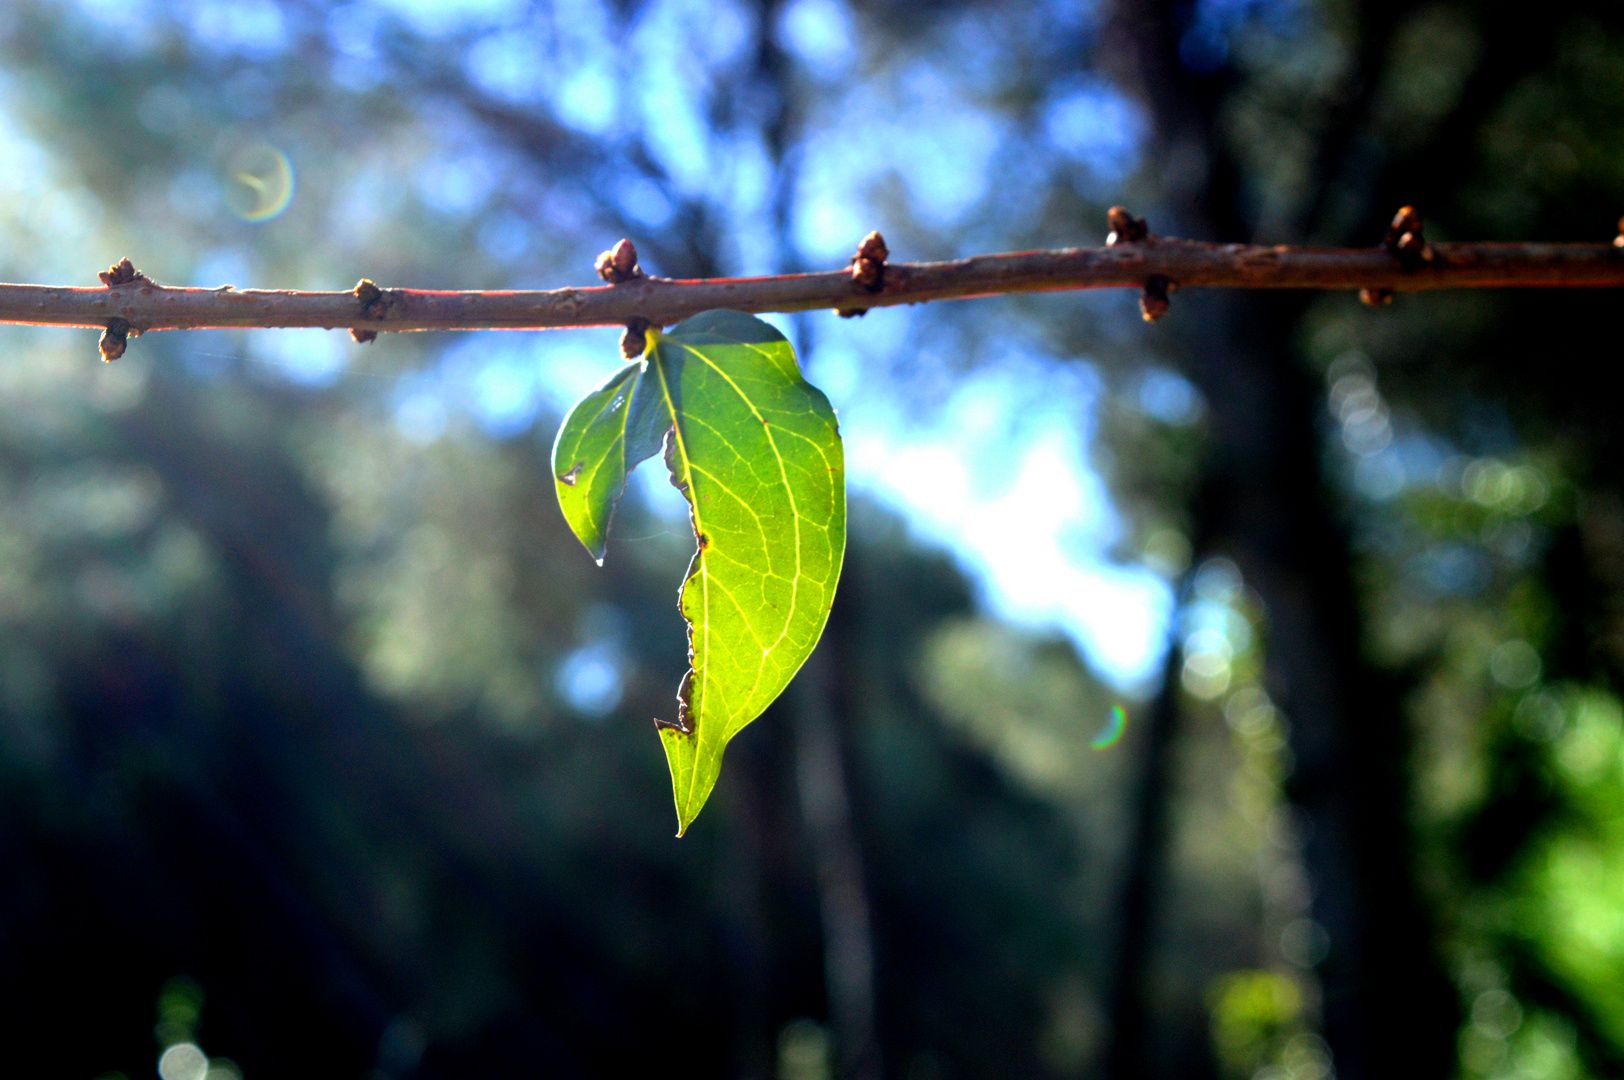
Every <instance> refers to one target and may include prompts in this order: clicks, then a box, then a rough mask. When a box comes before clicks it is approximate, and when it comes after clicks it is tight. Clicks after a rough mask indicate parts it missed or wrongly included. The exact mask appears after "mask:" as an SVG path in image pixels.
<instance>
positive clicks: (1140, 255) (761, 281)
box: [0, 237, 1624, 334]
mask: <svg viewBox="0 0 1624 1080" xmlns="http://www.w3.org/2000/svg"><path fill="white" fill-rule="evenodd" d="M1427 252H1428V258H1427V259H1426V260H1425V261H1422V260H1420V259H1419V258H1405V257H1404V256H1403V254H1402V253H1398V254H1395V253H1394V252H1392V251H1390V250H1388V249H1387V248H1368V249H1350V248H1313V247H1257V246H1250V245H1245V244H1211V243H1202V242H1197V241H1192V240H1180V239H1176V238H1169V237H1149V238H1147V239H1145V240H1141V241H1131V242H1118V243H1115V244H1112V245H1108V246H1106V247H1091V248H1067V249H1064V250H1060V251H1028V252H1015V253H1012V254H1004V255H979V256H976V257H973V258H969V259H961V260H958V261H956V262H939V263H886V264H884V266H883V272H882V273H881V275H880V280H879V281H878V282H877V283H876V284H875V285H873V286H869V285H864V284H861V283H860V282H859V281H857V280H855V277H856V275H854V274H853V273H852V272H851V271H850V270H837V271H828V272H824V273H816V274H787V275H782V276H778V277H758V278H711V279H705V280H695V281H678V280H672V279H669V278H652V277H644V276H642V275H641V274H638V275H637V276H634V277H631V278H629V279H628V280H624V281H621V282H620V283H619V284H615V285H605V286H596V287H591V288H579V289H551V290H543V291H508V292H433V291H426V290H419V289H378V288H377V287H376V286H372V285H371V283H370V282H364V283H363V284H362V285H360V286H358V287H357V288H356V289H355V290H353V291H351V292H294V291H288V290H267V289H241V290H238V289H233V288H232V287H231V286H228V285H227V286H221V287H219V288H216V289H195V288H173V287H170V286H167V285H159V284H158V283H156V282H154V281H150V280H148V279H147V278H145V277H143V276H140V275H135V276H134V279H133V280H129V281H123V282H120V283H118V284H114V285H110V286H108V287H106V288H60V287H54V286H46V285H0V322H8V323H26V324H33V325H44V326H80V327H106V326H108V325H109V323H111V322H113V321H115V320H120V319H122V320H123V321H124V322H125V323H126V324H128V330H129V332H130V333H131V334H139V333H144V332H147V331H151V330H187V329H203V328H221V327H223V328H243V327H296V326H303V327H324V328H327V329H334V328H349V329H352V330H357V331H362V332H365V331H372V332H382V331H402V330H482V329H496V330H535V329H547V328H557V327H578V326H617V325H625V324H627V323H631V322H633V321H634V320H646V321H647V322H648V323H649V324H650V325H653V326H669V325H671V324H672V323H677V322H681V321H682V320H683V319H686V318H688V317H689V316H692V315H696V314H698V313H699V312H701V311H708V310H711V309H714V308H731V309H733V310H736V311H745V312H752V313H760V312H794V311H812V310H817V309H820V308H835V309H837V310H840V311H841V312H842V313H859V312H862V311H865V310H867V309H869V308H875V307H889V306H892V305H896V304H918V303H923V302H925V301H928V300H958V299H965V298H969V297H978V296H996V295H1003V294H1009V293H1030V292H1053V291H1060V290H1066V289H1109V288H1140V289H1142V288H1145V287H1146V285H1147V284H1149V285H1150V286H1151V287H1152V289H1154V288H1155V287H1156V284H1157V282H1156V279H1165V284H1166V287H1167V288H1169V289H1178V288H1220V289H1221V288H1231V289H1362V290H1370V291H1371V293H1372V294H1373V295H1375V296H1378V297H1379V296H1381V295H1383V294H1385V293H1387V292H1420V291H1424V290H1431V289H1483V288H1527V287H1537V288H1575V287H1578V288H1617V287H1619V286H1624V248H1620V247H1618V246H1615V245H1611V244H1544V243H1454V244H1435V245H1430V246H1429V247H1428V248H1427ZM114 280H118V275H114ZM871 289H872V290H873V291H870V290H871Z"/></svg>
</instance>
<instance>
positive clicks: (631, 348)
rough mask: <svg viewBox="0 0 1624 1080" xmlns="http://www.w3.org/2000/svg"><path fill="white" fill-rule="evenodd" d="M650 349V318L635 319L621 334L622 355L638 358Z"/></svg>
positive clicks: (628, 358)
mask: <svg viewBox="0 0 1624 1080" xmlns="http://www.w3.org/2000/svg"><path fill="white" fill-rule="evenodd" d="M647 350H648V320H647V319H633V320H631V321H630V322H628V323H627V324H626V329H625V330H623V331H621V334H620V355H621V356H623V357H625V358H626V359H627V360H636V359H637V358H638V357H639V356H642V355H643V353H644V352H646V351H647Z"/></svg>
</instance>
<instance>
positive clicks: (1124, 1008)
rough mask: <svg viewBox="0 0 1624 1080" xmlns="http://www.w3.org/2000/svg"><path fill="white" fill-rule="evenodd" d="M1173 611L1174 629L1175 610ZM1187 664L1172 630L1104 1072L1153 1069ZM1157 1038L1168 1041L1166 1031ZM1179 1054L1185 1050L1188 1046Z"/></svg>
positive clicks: (1137, 811) (1186, 1065) (1143, 779)
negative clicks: (1152, 975)
mask: <svg viewBox="0 0 1624 1080" xmlns="http://www.w3.org/2000/svg"><path fill="white" fill-rule="evenodd" d="M1174 618H1175V628H1176V620H1177V610H1176V609H1175V615H1174ZM1183 664H1184V650H1183V649H1182V648H1181V647H1180V645H1179V642H1178V639H1177V635H1176V634H1175V635H1174V636H1173V640H1172V642H1171V643H1170V644H1169V646H1168V651H1167V662H1166V664H1165V665H1164V667H1163V673H1162V688H1161V691H1160V692H1159V693H1158V694H1157V696H1156V701H1155V703H1154V704H1153V705H1152V706H1151V712H1150V723H1149V725H1148V726H1147V727H1146V728H1145V734H1144V737H1143V740H1142V741H1143V744H1144V745H1143V746H1142V747H1141V748H1140V755H1141V757H1142V759H1143V760H1142V762H1141V765H1140V771H1139V780H1138V785H1137V787H1136V788H1135V789H1134V790H1133V791H1132V793H1131V795H1132V800H1133V801H1132V807H1133V810H1132V815H1133V823H1132V825H1131V826H1130V832H1129V834H1128V842H1127V851H1126V854H1125V858H1124V867H1123V873H1122V889H1121V892H1120V893H1119V899H1118V902H1117V911H1116V916H1115V920H1114V925H1115V927H1116V942H1115V944H1116V952H1115V955H1114V956H1113V957H1112V959H1111V974H1110V983H1109V985H1108V986H1107V987H1106V993H1107V994H1108V995H1109V997H1108V998H1107V1004H1108V1009H1109V1019H1110V1030H1109V1032H1108V1033H1107V1039H1108V1043H1107V1045H1106V1049H1105V1072H1106V1075H1107V1076H1112V1077H1147V1076H1151V1075H1153V1073H1154V1071H1155V1070H1154V1069H1153V1068H1152V1065H1151V1060H1152V1056H1151V1055H1150V1054H1147V1053H1146V1051H1147V1049H1148V1048H1149V1045H1150V1043H1151V1041H1152V1033H1153V1031H1154V1030H1155V1029H1154V1027H1153V1025H1152V1024H1151V1020H1150V1016H1149V1011H1150V1010H1149V1008H1148V1007H1147V1004H1148V1003H1147V990H1148V987H1147V986H1146V975H1147V973H1148V970H1149V968H1150V960H1151V955H1152V951H1153V947H1154V944H1155V937H1156V922H1157V916H1158V915H1160V914H1162V912H1161V911H1160V910H1159V909H1158V905H1157V903H1156V898H1157V893H1158V892H1159V891H1161V886H1163V884H1164V882H1165V880H1166V874H1167V851H1168V816H1169V810H1170V809H1171V807H1170V805H1169V802H1170V800H1171V798H1172V784H1171V779H1172V771H1173V747H1174V742H1175V740H1176V738H1177V736H1178V726H1179V670H1180V669H1181V668H1182V667H1183ZM1180 1036H1182V1037H1180ZM1198 1037H1199V1035H1198ZM1160 1041H1162V1042H1164V1043H1165V1042H1167V1041H1168V1040H1167V1039H1166V1038H1165V1035H1164V1038H1163V1039H1162V1040H1160ZM1173 1041H1175V1042H1176V1043H1179V1044H1184V1046H1187V1045H1188V1043H1189V1041H1190V1040H1189V1033H1188V1032H1181V1033H1177V1035H1176V1036H1175V1038H1174V1040H1173ZM1184 1046H1181V1047H1180V1049H1183V1048H1184ZM1175 1053H1177V1052H1175ZM1198 1053H1199V1051H1198ZM1177 1056H1179V1057H1181V1058H1187V1057H1188V1055H1187V1054H1184V1053H1177ZM1211 1064H1212V1061H1211V1056H1210V1055H1206V1056H1205V1059H1204V1060H1199V1061H1196V1062H1194V1063H1191V1062H1189V1061H1187V1060H1186V1061H1181V1062H1180V1067H1179V1068H1178V1070H1177V1075H1179V1076H1180V1077H1184V1078H1185V1080H1196V1078H1197V1077H1199V1076H1201V1075H1204V1074H1210V1073H1211V1071H1212V1070H1211Z"/></svg>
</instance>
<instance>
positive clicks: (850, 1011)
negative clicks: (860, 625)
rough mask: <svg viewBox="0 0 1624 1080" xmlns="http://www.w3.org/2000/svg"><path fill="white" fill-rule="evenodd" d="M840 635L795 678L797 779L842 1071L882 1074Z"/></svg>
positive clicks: (855, 1078) (872, 1078)
mask: <svg viewBox="0 0 1624 1080" xmlns="http://www.w3.org/2000/svg"><path fill="white" fill-rule="evenodd" d="M840 641H841V638H840V635H839V634H838V632H836V633H831V634H826V635H825V639H824V641H823V643H822V645H821V646H820V647H819V648H818V650H817V651H816V652H814V653H813V654H812V656H811V658H810V659H808V660H807V662H806V666H805V667H803V668H802V669H801V673H800V674H799V675H798V676H796V679H795V684H794V686H795V697H794V716H795V778H796V786H797V790H798V793H799V795H800V802H801V817H802V819H803V820H804V821H805V823H806V832H807V836H808V837H809V838H810V840H811V841H812V856H813V861H814V863H815V866H816V870H817V881H818V910H819V913H820V914H821V916H822V919H823V979H824V986H825V992H826V993H827V995H828V1000H829V1020H830V1023H831V1026H832V1027H833V1028H834V1033H835V1047H836V1050H837V1051H838V1054H837V1058H838V1061H839V1065H840V1068H839V1075H840V1076H841V1077H844V1078H845V1080H880V1074H881V1062H880V1048H879V1035H878V1030H877V1024H876V1019H875V1009H874V940H873V931H872V920H871V919H870V917H869V903H868V888H867V885H866V883H865V881H864V874H863V861H862V854H861V852H860V851H859V850H858V846H857V837H856V834H855V833H854V832H853V830H852V821H851V798H850V796H849V794H848V792H847V788H846V778H845V764H844V760H843V757H844V755H842V753H841V746H840V729H839V726H838V725H837V723H836V720H835V715H834V711H833V709H832V708H831V703H832V702H833V701H835V700H837V696H836V694H835V691H834V687H833V686H832V685H831V683H832V679H831V672H830V668H831V666H832V662H831V653H832V652H834V651H835V650H836V649H838V647H839V645H840Z"/></svg>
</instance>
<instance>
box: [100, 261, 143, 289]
mask: <svg viewBox="0 0 1624 1080" xmlns="http://www.w3.org/2000/svg"><path fill="white" fill-rule="evenodd" d="M96 276H97V277H99V278H101V283H102V284H103V285H106V286H107V287H108V288H109V289H116V288H118V287H119V286H120V285H130V284H133V283H134V282H137V281H145V280H146V275H145V274H143V273H142V272H141V271H139V270H137V269H136V268H135V266H134V265H133V264H131V262H130V260H129V257H128V256H126V257H124V258H122V259H120V260H119V261H118V262H116V263H114V264H113V265H112V266H109V267H108V268H107V269H106V270H103V271H102V272H101V273H99V274H97V275H96Z"/></svg>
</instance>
